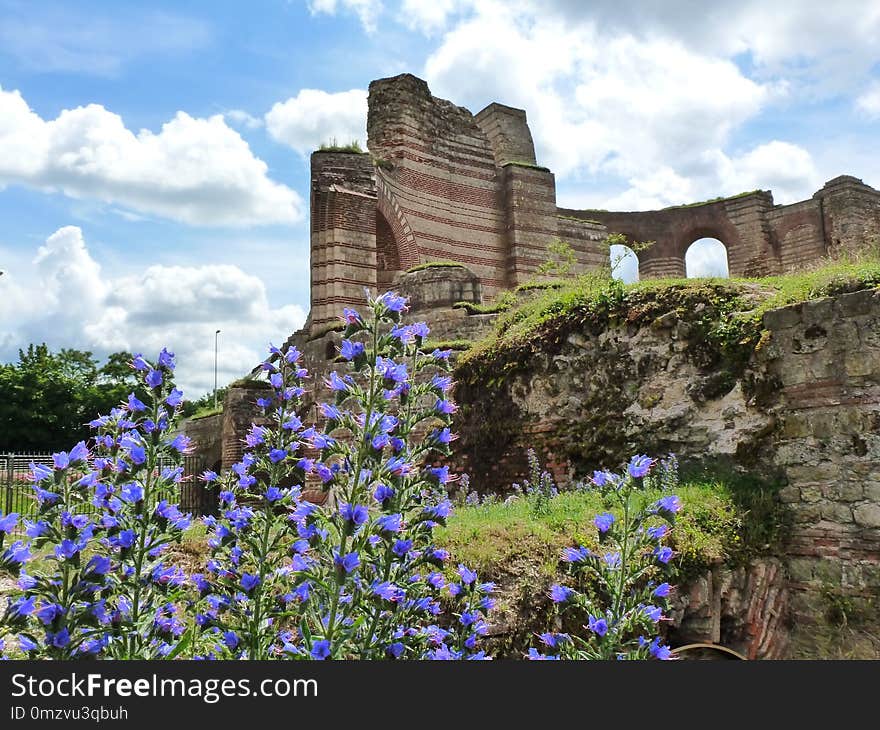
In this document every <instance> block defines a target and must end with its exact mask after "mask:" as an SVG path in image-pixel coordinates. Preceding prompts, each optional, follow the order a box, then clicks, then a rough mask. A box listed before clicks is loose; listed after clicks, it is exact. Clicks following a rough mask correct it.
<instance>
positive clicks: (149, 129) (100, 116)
mask: <svg viewBox="0 0 880 730" xmlns="http://www.w3.org/2000/svg"><path fill="white" fill-rule="evenodd" d="M404 71H409V72H412V73H415V74H416V75H419V76H421V77H423V78H425V79H427V80H428V82H429V85H430V86H431V89H432V91H433V92H434V93H435V94H436V95H438V96H442V97H444V98H448V99H451V100H452V101H454V102H455V103H457V104H461V105H464V106H467V107H468V108H470V109H472V110H473V111H477V110H479V109H480V108H482V107H483V106H484V105H485V104H487V103H489V102H491V101H496V100H497V101H500V102H503V103H507V104H511V105H513V106H520V107H523V108H525V109H526V110H527V113H528V116H529V120H530V124H531V127H532V133H533V135H534V137H535V141H536V145H537V150H538V157H539V161H540V162H542V163H544V164H547V165H549V166H550V167H551V168H552V169H553V170H554V172H556V175H557V186H558V194H559V201H560V204H561V205H565V206H571V207H601V208H617V209H650V208H653V207H659V206H664V205H671V204H678V203H685V202H690V201H693V200H699V199H704V198H709V197H715V196H717V195H727V194H733V193H736V192H740V191H742V190H749V189H754V188H764V189H772V190H773V191H774V194H775V196H776V200H777V202H791V201H794V200H798V199H802V198H805V197H809V196H810V195H811V194H812V193H813V192H814V191H815V190H816V189H817V188H818V187H820V186H821V185H822V183H823V182H824V181H825V180H827V179H830V178H831V177H834V176H835V175H838V174H842V173H847V174H853V175H856V176H857V177H861V178H863V179H864V180H865V182H867V183H869V184H872V185H874V186H877V187H880V145H877V138H878V131H880V0H867V1H866V0H860V1H858V2H856V1H853V2H847V1H842V2H837V3H834V4H828V3H820V2H804V1H801V2H776V3H773V4H772V6H770V5H768V4H766V3H763V2H757V1H753V0H741V1H740V2H737V3H717V4H713V5H711V6H710V5H707V4H706V3H703V2H696V0H669V1H668V2H665V3H656V2H652V1H650V0H633V1H632V2H610V0H595V1H594V2H591V3H580V2H576V1H575V0H545V1H544V2H538V1H537V0H512V1H510V2H504V3H502V2H497V1H494V0H432V1H431V2H422V1H416V0H311V1H310V2H296V1H292V2H283V1H282V0H263V1H261V2H255V3H241V2H232V1H227V2H211V3H208V2H194V1H190V2H180V1H178V2H160V1H158V0H155V1H153V2H150V3H146V2H125V3H116V2H113V3H111V2H82V1H80V2H77V3H69V2H24V1H21V0H0V221H2V226H0V270H3V271H4V275H3V276H0V360H10V359H14V358H15V357H16V353H17V349H18V348H19V347H22V346H25V345H26V344H27V343H28V342H31V341H46V342H47V343H48V344H50V345H51V346H53V347H61V346H72V347H80V348H83V349H90V350H92V351H93V352H95V353H96V354H106V353H107V352H110V351H113V350H117V349H127V350H144V351H145V352H150V351H153V350H158V349H159V348H160V347H161V346H163V345H166V344H167V345H169V346H170V347H171V348H173V349H174V350H175V351H176V352H177V354H178V359H179V360H180V377H181V382H182V384H183V385H184V386H185V387H186V388H187V390H188V391H189V394H190V395H192V396H194V397H195V396H197V395H199V394H201V393H203V392H205V391H207V390H209V389H210V387H211V385H212V382H213V344H214V338H213V333H214V330H215V329H217V328H218V327H219V328H220V329H221V330H222V333H221V337H220V343H221V375H220V379H221V382H226V381H228V380H231V379H233V378H235V377H238V376H239V375H241V374H242V373H243V372H245V371H246V370H248V369H249V368H250V366H251V365H252V364H253V363H255V362H256V361H257V360H258V359H259V358H260V357H261V355H262V351H263V348H264V347H265V346H266V345H267V344H268V342H269V341H273V342H275V343H276V344H278V343H280V342H281V341H282V340H283V339H284V338H286V336H287V335H288V334H289V333H290V332H291V331H292V330H293V329H296V327H297V326H299V325H300V324H301V323H302V321H303V319H304V317H305V314H306V311H307V307H308V152H309V151H310V150H312V149H314V148H315V147H316V146H317V145H318V144H320V142H321V141H323V140H327V139H329V138H332V137H335V138H337V139H339V140H340V141H347V140H348V139H351V138H360V139H361V140H362V141H363V137H364V115H365V109H366V106H365V96H366V88H367V85H368V84H369V82H370V80H372V79H374V78H379V77H382V76H389V75H393V74H396V73H401V72H404ZM718 261H719V259H718V257H717V254H714V255H713V254H712V253H711V252H708V253H705V254H704V255H701V256H698V257H697V259H695V266H696V267H697V268H699V267H703V269H705V268H706V267H710V268H711V266H712V265H713V262H714V263H715V264H717V263H718Z"/></svg>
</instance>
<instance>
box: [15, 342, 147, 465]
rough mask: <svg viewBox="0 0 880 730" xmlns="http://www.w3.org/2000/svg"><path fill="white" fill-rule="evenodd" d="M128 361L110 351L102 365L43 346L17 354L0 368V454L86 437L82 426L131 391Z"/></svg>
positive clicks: (83, 355) (76, 353)
mask: <svg viewBox="0 0 880 730" xmlns="http://www.w3.org/2000/svg"><path fill="white" fill-rule="evenodd" d="M130 362H131V355H129V354H128V353H126V352H114V353H113V354H112V355H110V356H109V357H108V358H107V361H106V362H105V363H104V364H103V365H101V364H100V363H99V361H98V360H97V359H96V358H95V357H93V355H92V353H91V352H87V351H82V350H74V349H61V350H59V351H58V352H52V351H51V350H49V348H48V347H47V346H46V345H45V343H44V344H40V345H33V344H32V345H29V346H28V348H27V350H19V352H18V362H14V363H6V364H0V451H47V450H52V451H55V450H59V449H68V448H70V446H71V445H72V444H75V443H76V442H77V441H80V440H82V439H85V438H88V437H89V436H90V435H91V430H90V429H89V427H88V426H87V425H86V424H87V423H88V422H89V421H90V420H92V419H93V418H96V417H97V416H98V415H99V414H101V413H108V412H109V411H110V410H111V409H112V408H114V407H116V406H118V405H119V404H120V403H121V402H122V401H124V400H125V399H126V398H127V397H128V394H129V393H130V392H132V390H136V388H135V386H136V379H135V378H134V370H132V368H131V367H130V365H129V363H130ZM139 395H143V394H142V393H139Z"/></svg>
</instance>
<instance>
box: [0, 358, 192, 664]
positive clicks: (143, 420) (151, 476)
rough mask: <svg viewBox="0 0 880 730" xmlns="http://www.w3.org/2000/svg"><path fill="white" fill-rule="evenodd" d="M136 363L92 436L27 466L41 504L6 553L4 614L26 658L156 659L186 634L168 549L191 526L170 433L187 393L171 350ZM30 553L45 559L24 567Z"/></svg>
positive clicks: (182, 445)
mask: <svg viewBox="0 0 880 730" xmlns="http://www.w3.org/2000/svg"><path fill="white" fill-rule="evenodd" d="M132 367H133V368H134V370H135V372H136V373H137V374H138V376H139V381H140V387H139V388H138V391H139V392H138V393H131V394H130V395H129V397H128V399H127V400H126V401H125V402H124V403H123V404H121V405H120V406H119V407H118V408H115V409H114V410H113V411H112V412H111V413H110V414H109V415H107V416H101V417H99V418H97V419H95V420H94V421H92V422H91V424H90V425H91V426H92V428H93V429H95V431H96V435H95V436H94V437H93V438H92V439H91V440H90V442H89V444H88V445H87V444H86V443H85V442H80V443H78V444H77V445H76V446H74V447H73V448H72V449H71V450H70V451H69V452H59V453H57V454H53V457H52V459H53V464H52V466H43V465H37V464H31V479H32V481H33V483H34V494H35V497H36V499H37V501H38V503H39V511H38V515H37V519H36V520H34V521H29V520H24V521H23V525H22V527H23V528H24V532H25V535H26V536H27V538H28V539H29V542H27V543H25V542H24V541H18V542H16V543H14V544H13V545H12V546H10V548H8V549H7V550H6V551H5V552H4V553H3V558H2V559H3V561H4V562H3V565H4V567H6V568H7V569H9V567H10V566H17V567H18V572H19V577H18V587H19V589H20V593H19V595H18V596H16V597H15V598H14V599H12V600H10V601H9V602H8V603H7V606H6V608H5V611H4V613H3V616H2V618H0V626H2V627H3V628H4V630H5V632H6V633H7V634H9V633H13V634H15V636H16V638H17V641H18V646H19V649H20V650H21V651H22V652H24V653H26V654H28V655H29V656H34V657H36V656H39V657H47V658H57V659H65V658H77V657H82V656H93V657H97V656H108V657H124V658H153V657H161V656H165V655H168V654H170V653H171V652H172V650H173V649H174V648H175V646H176V645H177V642H178V639H179V637H180V635H181V634H182V630H181V626H182V623H181V622H180V621H179V619H176V618H175V611H176V609H175V605H176V603H177V601H178V598H179V596H180V592H181V590H182V588H183V586H184V583H185V576H184V574H183V571H182V570H181V569H180V568H177V567H172V566H168V565H166V564H165V563H164V562H163V558H162V553H163V551H164V550H165V549H166V548H167V547H168V545H170V544H171V543H172V542H174V541H176V540H179V538H180V536H181V534H182V533H183V531H184V530H186V529H187V528H188V527H189V525H190V517H189V516H188V515H184V514H182V513H181V512H180V510H179V508H178V507H177V506H176V505H175V504H173V503H172V502H171V501H170V500H172V499H173V495H174V494H176V489H175V485H176V484H177V483H178V482H179V481H180V479H181V475H182V468H181V467H180V466H178V465H177V464H176V463H175V462H174V456H175V455H179V454H180V453H182V452H184V451H185V450H186V448H187V446H188V443H187V440H186V438H185V437H184V436H182V435H174V434H173V433H172V426H173V423H174V420H175V417H176V415H177V413H178V410H179V406H180V404H181V402H182V397H183V394H182V392H181V391H179V390H177V389H176V388H174V385H173V382H172V376H173V372H174V356H173V354H172V353H170V352H168V351H167V350H163V351H162V352H161V353H160V354H159V356H158V358H157V360H156V362H148V361H147V360H146V359H144V358H143V357H142V356H141V355H136V356H135V357H134V359H133V362H132ZM96 510H97V514H95V511H96ZM14 517H16V516H15V515H7V516H6V517H5V518H4V519H3V520H0V528H2V530H3V531H8V529H9V528H10V527H11V526H13V524H14V521H13V520H11V519H10V518H14ZM32 551H33V552H35V553H40V554H45V556H46V562H47V563H48V564H49V566H50V567H49V568H48V569H44V570H41V571H34V572H33V574H31V573H30V572H28V570H27V568H26V562H27V560H28V559H29V558H30V557H31V552H32Z"/></svg>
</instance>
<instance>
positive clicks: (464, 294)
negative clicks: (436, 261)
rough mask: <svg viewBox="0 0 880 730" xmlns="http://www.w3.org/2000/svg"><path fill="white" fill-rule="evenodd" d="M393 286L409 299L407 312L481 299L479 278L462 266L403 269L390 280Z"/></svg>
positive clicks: (477, 301) (475, 301) (479, 300)
mask: <svg viewBox="0 0 880 730" xmlns="http://www.w3.org/2000/svg"><path fill="white" fill-rule="evenodd" d="M394 289H395V291H397V293H398V294H401V295H402V296H405V297H407V298H409V308H410V311H411V312H413V311H419V312H421V311H424V310H425V309H434V308H437V307H451V306H452V305H453V304H455V303H457V302H468V303H471V304H479V303H480V302H481V301H482V290H481V285H480V279H479V277H477V275H476V274H474V272H472V271H471V270H470V269H468V268H467V267H466V266H446V265H444V266H428V267H427V268H424V269H419V270H417V271H410V272H406V273H404V274H401V275H400V276H399V277H398V278H397V280H396V281H395V282H394Z"/></svg>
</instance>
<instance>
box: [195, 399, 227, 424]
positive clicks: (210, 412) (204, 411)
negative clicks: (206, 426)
mask: <svg viewBox="0 0 880 730" xmlns="http://www.w3.org/2000/svg"><path fill="white" fill-rule="evenodd" d="M217 398H218V400H217V407H216V408H214V407H213V405H212V406H211V407H210V408H199V409H198V410H197V411H195V412H194V413H193V414H192V415H191V416H190V418H191V419H192V420H194V421H195V420H198V419H199V418H207V417H208V416H217V415H219V414H221V413H223V401H221V400H219V398H220V396H219V393H218V395H217Z"/></svg>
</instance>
